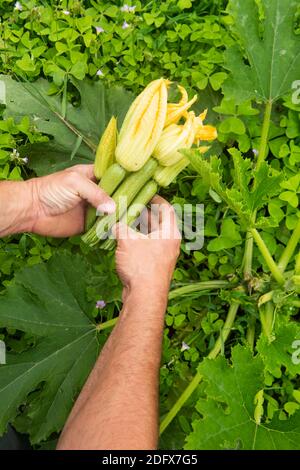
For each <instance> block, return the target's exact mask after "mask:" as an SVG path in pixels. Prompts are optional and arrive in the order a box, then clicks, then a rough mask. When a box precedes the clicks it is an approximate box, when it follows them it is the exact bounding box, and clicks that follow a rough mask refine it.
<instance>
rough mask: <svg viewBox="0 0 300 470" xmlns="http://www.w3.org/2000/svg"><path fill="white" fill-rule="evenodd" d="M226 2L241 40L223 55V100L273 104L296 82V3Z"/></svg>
mask: <svg viewBox="0 0 300 470" xmlns="http://www.w3.org/2000/svg"><path fill="white" fill-rule="evenodd" d="M260 5H261V7H262V11H259V8H258V2H257V1H256V0H230V3H229V12H230V13H231V14H232V16H233V18H234V23H235V24H234V29H235V31H236V32H237V35H238V37H239V39H240V41H241V46H240V45H239V44H236V45H235V46H233V47H230V48H229V49H228V50H227V51H226V53H225V67H226V68H227V69H228V70H229V71H230V72H231V76H230V77H229V78H228V80H226V81H225V83H224V92H225V94H226V97H227V98H231V99H234V100H235V103H237V104H238V103H242V102H243V101H245V100H248V99H256V100H257V101H264V102H266V101H276V100H277V99H278V98H280V97H281V96H283V95H285V94H287V93H289V92H291V91H292V84H293V82H294V81H296V80H299V70H300V36H299V35H296V34H295V32H294V26H295V15H296V11H297V8H298V5H299V2H298V1H297V0H261V1H260Z"/></svg>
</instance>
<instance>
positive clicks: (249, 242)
mask: <svg viewBox="0 0 300 470" xmlns="http://www.w3.org/2000/svg"><path fill="white" fill-rule="evenodd" d="M271 113H272V102H271V101H268V102H267V104H266V107H265V112H264V121H263V127H262V133H261V139H260V147H259V153H258V159H257V162H256V171H257V170H258V169H259V167H260V165H261V164H262V162H263V161H264V160H265V158H266V151H267V146H268V140H269V131H270V123H271ZM255 220H256V211H254V212H253V214H252V221H253V225H254V224H255ZM252 261H253V236H252V233H251V231H250V230H248V232H247V235H246V242H245V253H244V258H243V270H244V279H245V280H246V281H247V280H248V279H250V278H251V276H252ZM255 323H256V320H255V319H253V320H252V321H251V323H250V324H249V326H248V330H247V341H248V343H249V346H250V348H251V350H253V347H254V339H255Z"/></svg>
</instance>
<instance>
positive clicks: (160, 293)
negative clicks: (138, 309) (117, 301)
mask: <svg viewBox="0 0 300 470" xmlns="http://www.w3.org/2000/svg"><path fill="white" fill-rule="evenodd" d="M169 287H170V284H169V282H168V281H166V280H162V279H160V282H157V281H153V282H150V281H149V280H140V281H139V282H135V283H133V284H132V285H130V286H126V287H125V288H124V291H123V301H124V303H133V304H135V305H137V304H140V305H141V306H142V308H144V307H145V306H146V305H152V306H155V309H156V310H162V311H163V313H164V311H165V308H166V305H167V302H168V294H169Z"/></svg>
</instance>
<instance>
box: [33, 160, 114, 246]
mask: <svg viewBox="0 0 300 470" xmlns="http://www.w3.org/2000/svg"><path fill="white" fill-rule="evenodd" d="M93 168H94V165H76V166H73V167H71V168H68V169H66V170H63V171H59V172H57V173H54V174H52V175H49V176H43V177H41V178H33V179H31V180H28V181H26V184H27V185H28V186H29V187H30V193H31V195H32V196H31V197H32V201H31V204H32V212H33V220H32V224H31V225H32V226H31V227H30V228H29V230H28V231H31V232H34V233H37V234H39V235H46V236H52V237H68V236H71V235H75V234H78V233H81V232H82V231H83V229H84V219H85V211H86V207H87V203H90V204H91V205H92V206H94V207H95V208H97V209H98V210H100V211H102V212H106V213H112V212H114V210H115V203H114V201H113V200H112V199H111V198H110V197H109V196H107V194H106V193H105V192H104V191H103V190H102V189H100V188H99V187H98V186H97V184H96V183H95V182H94V170H93Z"/></svg>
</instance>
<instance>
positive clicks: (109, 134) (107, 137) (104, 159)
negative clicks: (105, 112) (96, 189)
mask: <svg viewBox="0 0 300 470" xmlns="http://www.w3.org/2000/svg"><path fill="white" fill-rule="evenodd" d="M117 134H118V129H117V120H116V118H115V117H114V116H113V117H112V118H111V120H110V121H109V123H108V125H107V127H106V129H105V131H104V133H103V135H102V137H101V139H100V142H99V145H98V148H97V151H96V157H95V167H94V173H95V176H96V178H97V180H99V179H100V178H102V176H103V175H104V173H105V172H106V170H107V168H109V167H110V166H111V165H112V164H113V162H114V158H115V151H116V145H117Z"/></svg>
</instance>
